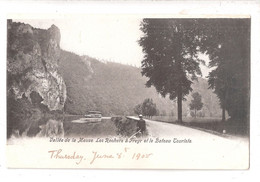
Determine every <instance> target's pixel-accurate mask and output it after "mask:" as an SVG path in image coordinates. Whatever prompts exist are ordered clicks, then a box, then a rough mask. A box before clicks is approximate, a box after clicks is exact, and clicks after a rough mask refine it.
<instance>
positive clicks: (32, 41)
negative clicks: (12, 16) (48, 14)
mask: <svg viewBox="0 0 260 182" xmlns="http://www.w3.org/2000/svg"><path fill="white" fill-rule="evenodd" d="M7 28H8V30H7V32H8V34H7V36H8V40H7V98H8V116H9V118H8V119H10V118H11V119H12V115H17V114H28V113H29V114H28V115H32V112H31V110H32V108H38V109H39V110H40V111H41V110H42V109H43V108H45V111H44V112H47V111H57V110H63V107H64V103H65V101H66V85H65V82H64V80H63V78H62V76H61V75H60V74H59V73H58V69H57V67H58V61H59V57H60V45H59V44H60V30H59V29H58V28H57V27H56V26H55V25H52V26H51V27H50V28H49V29H47V30H43V29H35V28H33V27H31V26H30V25H28V24H23V23H15V22H12V21H11V20H8V22H7ZM33 95H37V97H39V98H38V99H35V98H33ZM25 103H26V104H25ZM18 106H19V107H18ZM26 108H27V109H26ZM20 109H21V110H23V111H22V112H21V111H20ZM8 123H9V127H11V128H12V127H14V125H15V123H14V121H8Z"/></svg>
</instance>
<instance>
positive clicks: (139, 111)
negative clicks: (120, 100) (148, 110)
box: [134, 104, 142, 115]
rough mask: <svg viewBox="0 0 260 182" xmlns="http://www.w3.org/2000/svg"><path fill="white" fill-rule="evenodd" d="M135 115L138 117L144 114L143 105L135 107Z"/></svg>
mask: <svg viewBox="0 0 260 182" xmlns="http://www.w3.org/2000/svg"><path fill="white" fill-rule="evenodd" d="M134 113H135V114H137V115H139V114H142V104H138V105H136V106H135V108H134Z"/></svg>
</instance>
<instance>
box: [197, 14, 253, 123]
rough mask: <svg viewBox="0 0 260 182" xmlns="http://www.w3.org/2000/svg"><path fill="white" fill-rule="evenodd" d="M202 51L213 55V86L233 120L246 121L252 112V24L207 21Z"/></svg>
mask: <svg viewBox="0 0 260 182" xmlns="http://www.w3.org/2000/svg"><path fill="white" fill-rule="evenodd" d="M201 28H202V30H201V31H202V32H203V35H204V36H203V38H202V40H201V45H200V47H201V50H202V51H203V52H205V53H206V54H208V55H209V58H210V60H211V61H210V63H209V66H210V67H212V68H214V69H213V70H212V71H211V72H210V73H209V80H208V83H209V86H210V88H212V89H214V91H215V93H216V94H217V96H218V97H219V100H220V105H221V107H222V109H223V114H222V119H223V120H225V110H227V111H228V113H229V115H230V116H231V118H233V119H236V120H244V121H246V118H247V117H248V114H249V113H248V111H249V83H250V82H249V69H250V68H249V63H250V48H249V47H250V20H249V19H215V20H211V21H207V20H204V26H202V27H201Z"/></svg>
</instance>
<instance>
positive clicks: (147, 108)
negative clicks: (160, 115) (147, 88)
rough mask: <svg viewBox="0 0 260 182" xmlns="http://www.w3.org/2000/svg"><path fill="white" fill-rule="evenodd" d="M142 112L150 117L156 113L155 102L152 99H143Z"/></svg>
mask: <svg viewBox="0 0 260 182" xmlns="http://www.w3.org/2000/svg"><path fill="white" fill-rule="evenodd" d="M142 113H143V115H145V116H148V117H152V116H154V115H156V113H157V108H156V104H155V103H153V99H149V98H148V99H145V100H144V102H143V104H142Z"/></svg>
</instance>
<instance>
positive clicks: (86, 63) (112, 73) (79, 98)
mask: <svg viewBox="0 0 260 182" xmlns="http://www.w3.org/2000/svg"><path fill="white" fill-rule="evenodd" d="M58 64H59V66H58V67H59V68H58V69H59V73H60V74H61V75H62V77H63V79H64V81H65V84H66V87H67V101H66V103H65V107H64V110H65V112H67V113H70V114H85V113H86V111H89V110H99V111H101V112H102V113H103V115H107V116H110V115H132V114H134V112H133V108H134V107H135V106H136V105H137V104H139V103H141V102H142V101H143V100H144V99H145V98H152V99H153V101H154V102H155V103H156V105H157V108H158V109H159V110H160V112H161V113H162V112H166V113H167V114H170V113H171V112H172V111H174V113H176V103H174V101H171V100H169V99H168V98H162V97H161V96H160V95H159V94H158V93H157V92H156V90H155V88H153V87H152V88H146V87H145V83H146V80H147V78H146V77H142V75H141V69H140V68H136V67H133V66H128V65H123V64H119V63H113V62H101V61H99V60H96V59H94V58H91V57H88V56H82V57H80V56H78V55H76V54H74V53H71V52H67V51H61V57H60V60H59V62H58ZM193 88H194V91H198V92H200V94H201V95H202V100H203V102H204V110H203V112H205V116H210V115H211V116H219V115H220V113H221V112H220V108H219V105H218V99H217V97H216V95H215V94H214V93H213V92H212V90H208V85H207V81H206V80H204V79H202V78H200V79H199V82H196V81H195V83H194V85H193ZM190 100H191V99H190V96H188V97H187V101H186V102H183V115H186V110H187V109H186V108H187V106H188V105H189V103H190Z"/></svg>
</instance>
